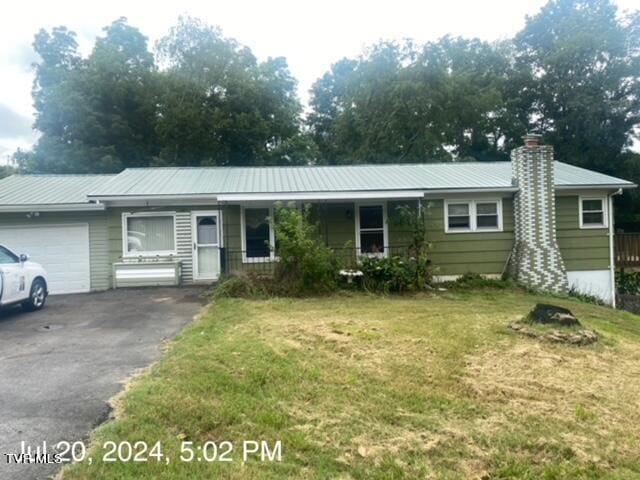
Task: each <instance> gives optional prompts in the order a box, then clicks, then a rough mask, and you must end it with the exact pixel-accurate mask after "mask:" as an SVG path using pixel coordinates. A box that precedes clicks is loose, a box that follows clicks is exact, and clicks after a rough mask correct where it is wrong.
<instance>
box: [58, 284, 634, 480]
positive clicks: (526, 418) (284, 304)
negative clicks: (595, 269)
mask: <svg viewBox="0 0 640 480" xmlns="http://www.w3.org/2000/svg"><path fill="white" fill-rule="evenodd" d="M538 301H545V302H552V303H556V304H560V305H562V306H566V307H568V308H570V309H571V310H572V311H573V312H574V314H576V316H577V317H578V318H579V319H580V320H581V321H582V322H583V324H584V325H585V326H586V327H587V328H593V329H595V330H597V331H598V332H599V333H601V334H602V336H603V338H602V340H601V341H600V342H598V343H597V344H595V345H593V346H589V347H574V346H565V345H555V344H546V343H539V342H537V341H535V340H531V339H528V338H524V337H520V336H518V335H517V334H515V333H513V332H511V331H510V330H508V329H507V328H506V325H507V324H508V323H509V322H510V321H514V320H517V319H519V318H521V317H522V316H524V315H526V313H527V312H528V311H529V310H530V309H531V308H532V307H533V305H534V304H535V303H536V302H538ZM639 379H640V317H636V316H634V315H631V314H628V313H625V312H616V311H613V310H609V309H606V308H603V307H599V306H594V305H589V304H585V303H579V302H577V301H575V300H569V299H567V300H564V299H563V300H559V299H557V298H545V297H542V296H533V295H530V294H526V293H521V292H512V291H508V290H507V291H498V290H495V291H491V290H488V291H483V292H475V293H474V292H448V293H443V294H441V295H438V296H436V297H429V296H415V297H376V296H367V295H354V296H335V297H329V298H319V299H303V300H290V299H274V300H255V301H249V300H231V299H229V300H226V299H225V300H218V301H216V302H215V303H214V304H212V305H210V306H209V307H208V309H207V310H206V311H205V313H204V314H203V315H202V317H201V318H200V319H199V320H197V321H195V322H194V323H193V324H192V325H190V326H189V327H188V328H186V329H185V330H184V331H183V332H182V333H181V334H180V335H179V336H178V337H177V338H176V340H175V341H174V342H173V343H172V345H171V347H170V349H169V350H168V351H167V353H166V354H165V355H164V356H163V358H162V360H161V361H160V362H158V363H157V364H156V365H154V366H153V367H152V368H151V369H150V370H149V371H147V372H145V373H144V374H142V375H141V376H140V377H139V378H136V379H134V380H133V381H132V382H131V385H130V387H129V388H128V389H127V390H126V392H125V393H124V394H123V395H121V396H120V397H119V398H118V399H117V401H116V402H115V404H116V416H117V419H116V420H114V421H111V422H108V423H106V424H105V425H103V426H101V427H99V428H98V429H97V430H96V431H95V432H94V434H93V435H92V447H91V449H90V455H91V456H92V458H93V463H92V464H91V465H89V464H88V462H87V461H85V462H83V463H78V464H74V465H71V466H68V467H67V468H65V469H64V470H63V475H62V476H63V478H65V479H134V478H135V479H139V478H148V479H211V478H232V479H245V478H251V479H277V478H278V479H279V478H300V479H303V478H305V479H306V478H341V479H376V478H378V479H395V478H398V479H399V478H438V479H440V478H444V479H453V478H522V479H534V478H535V479H537V478H544V479H554V478H557V479H564V478H593V479H596V478H598V479H600V478H611V479H614V478H615V479H620V478H622V479H624V478H629V479H630V478H638V477H639V476H640V427H639V426H638V425H639V424H638V421H637V415H638V411H639V410H638V409H639V408H640V380H639ZM108 440H111V441H115V442H120V441H129V442H132V443H133V442H135V441H138V440H143V441H146V442H148V443H149V444H152V443H155V442H156V441H161V442H162V445H163V448H164V453H165V455H166V456H167V457H170V458H171V462H170V463H169V464H166V463H165V462H164V461H163V462H160V463H158V462H156V461H155V460H151V461H149V462H146V463H134V462H128V463H124V462H116V463H104V462H102V461H100V456H101V455H102V453H103V452H104V451H103V450H102V448H101V446H102V444H103V443H104V442H105V441H108ZM225 440H227V441H231V442H233V443H234V446H235V448H234V453H233V459H234V461H233V462H229V463H220V462H215V463H206V462H197V461H196V462H191V463H184V462H180V461H179V460H178V458H179V456H180V453H179V450H180V444H181V442H182V441H193V442H195V444H200V445H201V444H203V443H204V442H206V441H214V442H222V441H225ZM243 440H266V441H268V442H270V445H273V442H275V441H278V440H279V441H281V442H282V453H283V456H282V461H281V462H260V461H258V460H257V459H256V458H254V459H251V460H250V461H248V462H246V463H243V462H242V458H241V457H242V441H243Z"/></svg>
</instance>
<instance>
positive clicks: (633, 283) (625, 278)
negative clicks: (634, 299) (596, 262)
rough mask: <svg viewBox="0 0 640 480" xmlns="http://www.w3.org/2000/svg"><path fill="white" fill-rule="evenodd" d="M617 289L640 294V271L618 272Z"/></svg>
mask: <svg viewBox="0 0 640 480" xmlns="http://www.w3.org/2000/svg"><path fill="white" fill-rule="evenodd" d="M616 291H617V292H618V293H624V294H629V295H639V294H640V272H625V271H623V270H618V271H617V272H616Z"/></svg>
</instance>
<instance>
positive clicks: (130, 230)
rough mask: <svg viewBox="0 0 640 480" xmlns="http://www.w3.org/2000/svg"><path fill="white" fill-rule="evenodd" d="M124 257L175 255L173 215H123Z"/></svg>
mask: <svg viewBox="0 0 640 480" xmlns="http://www.w3.org/2000/svg"><path fill="white" fill-rule="evenodd" d="M122 231H123V239H124V245H123V251H124V256H156V255H175V254H176V234H175V214H173V213H160V212H158V213H156V212H153V213H148V212H141V213H123V214H122Z"/></svg>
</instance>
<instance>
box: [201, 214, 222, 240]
mask: <svg viewBox="0 0 640 480" xmlns="http://www.w3.org/2000/svg"><path fill="white" fill-rule="evenodd" d="M217 221H218V217H200V218H199V219H198V225H197V229H196V235H197V241H198V244H199V245H217V244H218V225H217Z"/></svg>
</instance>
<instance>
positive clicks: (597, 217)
mask: <svg viewBox="0 0 640 480" xmlns="http://www.w3.org/2000/svg"><path fill="white" fill-rule="evenodd" d="M606 226H607V202H606V199H605V197H580V227H581V228H605V227H606Z"/></svg>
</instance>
